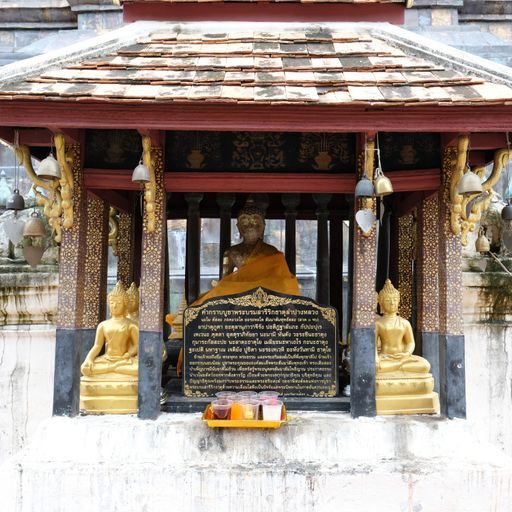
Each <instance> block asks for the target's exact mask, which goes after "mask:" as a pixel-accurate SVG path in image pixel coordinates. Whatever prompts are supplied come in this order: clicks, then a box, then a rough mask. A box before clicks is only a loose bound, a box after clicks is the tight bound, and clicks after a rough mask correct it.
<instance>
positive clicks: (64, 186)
mask: <svg viewBox="0 0 512 512" xmlns="http://www.w3.org/2000/svg"><path fill="white" fill-rule="evenodd" d="M54 143H55V148H56V150H57V161H58V162H59V164H60V168H61V178H60V193H61V196H62V226H63V228H64V229H70V228H71V227H73V186H74V183H73V165H74V163H75V161H74V160H75V157H74V154H73V153H72V152H71V151H66V139H65V137H64V135H63V134H62V133H57V134H56V135H55V137H54Z"/></svg>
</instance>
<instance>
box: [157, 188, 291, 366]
mask: <svg viewBox="0 0 512 512" xmlns="http://www.w3.org/2000/svg"><path fill="white" fill-rule="evenodd" d="M236 226H237V229H238V231H239V233H240V236H241V238H242V242H241V243H239V244H237V245H233V246H232V247H230V248H229V249H228V250H226V252H225V253H224V257H223V269H222V279H221V280H220V281H219V282H218V283H216V285H215V286H214V287H213V288H212V289H211V290H209V291H207V292H206V293H204V294H203V295H201V296H200V297H199V298H198V299H197V300H196V301H195V302H194V303H193V304H191V305H192V306H197V305H199V304H202V303H203V302H205V301H206V300H208V299H212V298H215V297H222V296H224V295H233V294H237V293H242V292H246V291H249V290H252V289H254V288H258V287H260V286H261V287H263V288H267V289H269V290H272V291H274V292H278V293H284V294H287V295H300V290H299V282H298V281H297V278H296V277H295V276H294V275H293V274H292V273H291V272H290V269H289V268H288V263H286V259H285V257H284V254H283V253H282V252H281V251H279V250H278V249H277V248H276V247H274V246H273V245H270V244H267V243H265V242H264V241H263V234H264V232H265V212H264V211H263V210H262V209H260V208H258V207H257V206H256V205H255V204H254V201H253V200H252V199H251V198H249V199H248V200H247V201H246V203H245V206H244V207H243V208H242V209H241V210H240V211H239V212H238V216H237V224H236ZM166 321H167V322H168V323H169V324H170V325H171V327H172V328H173V332H177V333H178V332H180V331H181V332H180V334H182V332H183V326H182V325H179V322H180V321H181V322H183V320H182V315H181V316H180V314H179V313H178V314H177V315H170V314H168V315H167V316H166ZM182 361H183V350H180V354H179V358H178V362H177V367H176V371H177V374H178V375H180V373H181V366H182Z"/></svg>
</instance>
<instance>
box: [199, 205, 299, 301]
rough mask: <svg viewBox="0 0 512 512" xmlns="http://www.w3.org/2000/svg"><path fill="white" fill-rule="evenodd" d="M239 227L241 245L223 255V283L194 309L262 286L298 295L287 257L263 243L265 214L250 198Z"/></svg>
mask: <svg viewBox="0 0 512 512" xmlns="http://www.w3.org/2000/svg"><path fill="white" fill-rule="evenodd" d="M236 226H237V229H238V231H239V233H240V236H241V237H242V242H241V243H239V244H237V245H233V246H232V247H230V248H229V249H228V250H227V251H226V252H225V253H224V258H223V269H222V279H221V280H220V281H219V282H218V283H217V284H216V286H214V287H213V288H212V289H211V290H210V291H208V292H206V293H205V294H203V295H202V296H201V297H199V299H198V300H197V301H195V302H194V304H193V305H197V304H202V303H203V302H204V301H205V300H207V299H211V298H213V297H220V296H223V295H232V294H235V293H242V292H245V291H248V290H252V289H253V288H257V287H259V286H261V287H263V288H268V289H269V290H272V291H275V292H279V293H285V294H288V295H299V284H298V281H297V278H296V277H295V276H294V275H293V274H292V273H291V272H290V269H289V268H288V264H287V263H286V259H285V257H284V254H283V253H282V252H280V251H279V250H278V249H276V248H275V247H274V246H273V245H269V244H267V243H265V242H264V241H263V234H264V232H265V212H264V211H263V210H261V209H260V208H258V207H257V206H256V205H255V204H254V201H253V200H252V199H251V198H249V199H248V200H247V201H246V203H245V206H244V207H243V208H242V209H241V210H240V211H239V212H238V216H237V224H236Z"/></svg>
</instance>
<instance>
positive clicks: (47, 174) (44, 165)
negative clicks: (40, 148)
mask: <svg viewBox="0 0 512 512" xmlns="http://www.w3.org/2000/svg"><path fill="white" fill-rule="evenodd" d="M37 175H38V176H39V177H40V178H42V179H43V180H60V178H61V172H60V164H59V162H58V161H57V160H56V159H55V157H54V156H53V154H51V153H50V154H49V155H48V156H47V157H46V158H45V159H44V160H41V163H40V164H39V168H38V169H37Z"/></svg>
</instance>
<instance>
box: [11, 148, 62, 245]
mask: <svg viewBox="0 0 512 512" xmlns="http://www.w3.org/2000/svg"><path fill="white" fill-rule="evenodd" d="M15 152H16V157H17V158H18V161H19V162H20V164H21V165H23V167H24V169H25V172H26V173H27V175H28V177H29V178H30V179H31V180H32V183H33V185H32V190H33V191H34V194H35V196H36V201H37V204H38V205H39V206H42V207H43V214H44V215H45V217H46V218H47V219H48V224H49V225H50V227H51V228H52V232H53V233H54V238H55V241H56V242H57V243H60V242H61V239H62V218H61V216H62V198H61V194H60V190H59V182H58V181H57V180H55V181H46V180H42V179H41V178H39V177H38V176H37V174H36V173H35V171H34V168H33V166H32V159H31V157H30V149H29V148H28V147H27V146H24V145H21V146H19V147H17V148H15ZM38 187H39V188H43V189H44V190H46V192H47V194H42V193H41V192H40V191H39V190H38Z"/></svg>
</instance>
